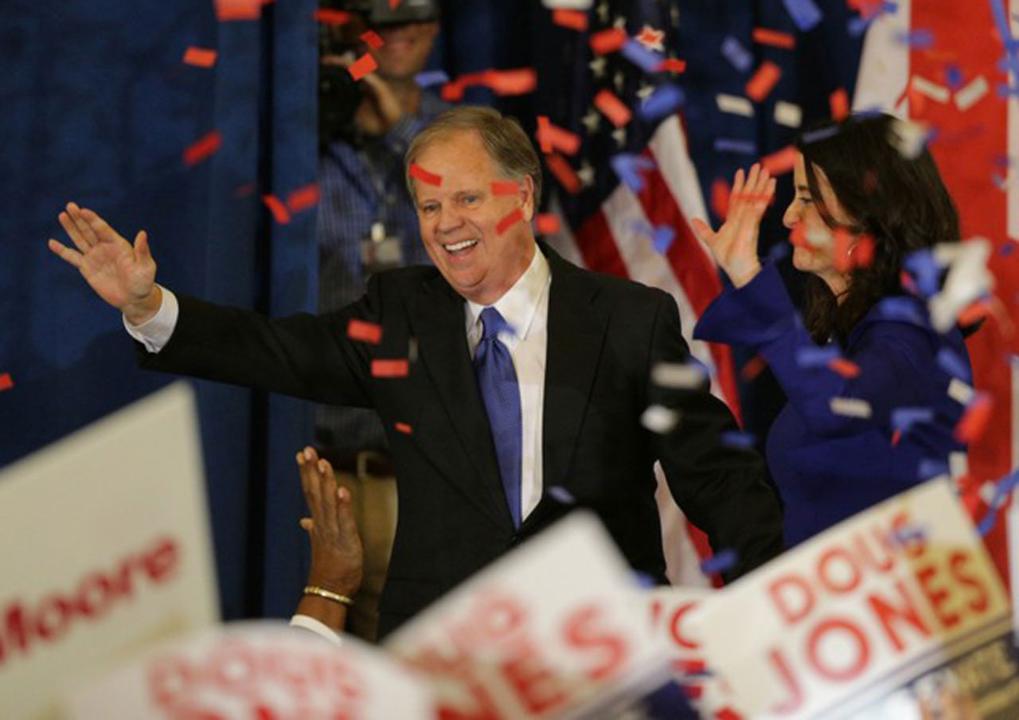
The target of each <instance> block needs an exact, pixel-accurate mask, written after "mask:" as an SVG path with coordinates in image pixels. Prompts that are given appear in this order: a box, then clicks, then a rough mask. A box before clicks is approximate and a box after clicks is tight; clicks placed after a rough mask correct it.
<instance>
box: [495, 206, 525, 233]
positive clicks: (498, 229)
mask: <svg viewBox="0 0 1019 720" xmlns="http://www.w3.org/2000/svg"><path fill="white" fill-rule="evenodd" d="M523 219H524V211H523V210H521V209H520V208H517V209H516V210H514V211H513V212H511V213H510V214H509V215H507V216H506V217H504V218H503V219H502V220H500V221H499V224H498V225H496V226H495V234H496V235H502V234H503V233H504V232H506V231H507V230H509V229H510V228H511V227H513V226H514V225H516V224H517V223H518V222H520V221H521V220H523Z"/></svg>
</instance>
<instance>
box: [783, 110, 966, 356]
mask: <svg viewBox="0 0 1019 720" xmlns="http://www.w3.org/2000/svg"><path fill="white" fill-rule="evenodd" d="M899 122H900V121H899V120H896V119H895V118H893V117H891V116H890V115H884V114H870V115H854V116H850V117H849V118H847V119H846V120H843V121H842V122H840V123H831V122H829V123H826V124H825V125H823V126H821V127H819V128H816V129H813V130H811V131H810V132H807V133H805V134H804V135H803V136H802V137H801V138H800V139H799V140H798V141H797V143H796V146H797V148H798V149H799V151H800V152H801V153H803V160H804V166H805V168H806V176H807V185H808V186H809V187H810V195H811V197H812V198H813V203H814V205H815V206H816V207H817V210H818V213H819V214H820V215H821V218H822V219H823V220H824V222H825V224H826V225H828V226H829V227H830V228H832V229H836V228H839V227H844V228H845V229H847V230H849V231H850V232H853V233H867V234H869V235H870V236H871V237H872V238H873V240H874V261H873V263H871V264H870V265H869V266H868V267H865V268H855V269H853V271H852V273H851V275H850V279H849V287H848V289H847V290H846V293H845V296H844V298H843V299H842V302H838V301H837V299H836V297H835V295H834V293H832V291H831V289H830V288H829V287H828V285H827V284H826V283H825V282H824V281H823V280H821V279H820V278H819V277H817V276H814V275H811V276H809V277H808V278H807V282H806V312H805V320H804V321H805V324H806V326H807V330H808V331H809V332H810V334H811V335H812V336H813V338H814V340H815V341H817V342H826V341H827V340H828V338H830V337H832V336H833V335H834V336H835V337H836V338H837V339H838V340H839V341H840V342H842V343H845V341H846V339H847V338H848V336H849V333H850V331H851V330H852V329H853V327H854V326H855V325H856V324H857V323H858V322H859V321H860V320H861V319H862V318H863V316H864V315H866V313H867V311H868V310H870V308H871V307H873V306H874V304H875V303H877V302H878V301H879V300H880V299H881V298H883V297H887V296H889V295H896V294H901V293H902V286H901V282H900V272H901V270H902V264H903V260H904V258H905V257H906V255H908V254H909V253H911V252H913V251H914V250H919V249H921V248H925V247H930V246H932V245H934V244H936V243H945V242H957V241H958V240H959V233H960V231H959V215H958V213H957V212H956V210H955V205H954V204H953V203H952V198H951V197H950V196H949V194H948V189H947V188H946V187H945V184H944V182H942V180H941V175H940V174H939V173H938V168H937V166H936V165H935V164H934V159H933V158H932V157H931V154H930V153H929V152H928V151H927V148H926V147H924V148H922V149H921V150H920V152H919V154H917V155H916V156H915V157H912V158H910V157H907V156H906V155H904V154H903V153H902V152H900V151H899V149H898V147H897V144H896V142H897V141H896V133H897V126H898V123H899ZM818 168H820V170H821V171H823V173H824V175H825V177H827V178H828V182H829V183H830V184H831V189H832V192H833V193H834V195H835V197H836V198H837V199H838V201H839V204H840V205H841V206H842V208H843V209H844V210H845V212H846V214H847V215H848V216H849V218H850V219H851V224H850V225H843V224H840V223H838V222H836V220H835V218H834V217H833V216H832V213H831V209H830V208H828V207H827V206H826V205H825V204H824V200H823V197H822V195H821V186H820V177H819V174H818V172H817V169H818Z"/></svg>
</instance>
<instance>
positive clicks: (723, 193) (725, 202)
mask: <svg viewBox="0 0 1019 720" xmlns="http://www.w3.org/2000/svg"><path fill="white" fill-rule="evenodd" d="M731 192H732V188H730V187H729V183H728V182H726V181H725V180H723V179H721V178H717V179H716V180H715V181H714V182H713V183H711V209H712V211H713V212H714V213H715V215H716V216H717V217H720V218H724V217H725V216H726V215H728V214H729V195H730V193H731Z"/></svg>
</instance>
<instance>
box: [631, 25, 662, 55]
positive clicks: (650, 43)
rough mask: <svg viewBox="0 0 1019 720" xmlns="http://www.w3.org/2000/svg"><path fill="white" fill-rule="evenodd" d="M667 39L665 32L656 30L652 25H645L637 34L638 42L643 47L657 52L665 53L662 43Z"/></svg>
mask: <svg viewBox="0 0 1019 720" xmlns="http://www.w3.org/2000/svg"><path fill="white" fill-rule="evenodd" d="M664 39H665V31H664V30H655V29H654V28H653V27H651V26H650V25H645V26H644V27H642V28H641V29H640V32H639V33H637V42H639V43H640V44H641V45H643V46H644V47H645V48H647V49H648V50H651V51H655V52H665V46H664V45H663V44H662V41H663V40H664Z"/></svg>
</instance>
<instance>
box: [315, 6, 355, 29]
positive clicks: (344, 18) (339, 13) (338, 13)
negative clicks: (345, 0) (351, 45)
mask: <svg viewBox="0 0 1019 720" xmlns="http://www.w3.org/2000/svg"><path fill="white" fill-rule="evenodd" d="M315 20H316V22H320V23H322V24H323V25H346V24H347V23H349V22H350V20H351V15H350V13H349V12H346V11H344V10H331V9H328V8H319V9H318V10H316V11H315Z"/></svg>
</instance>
